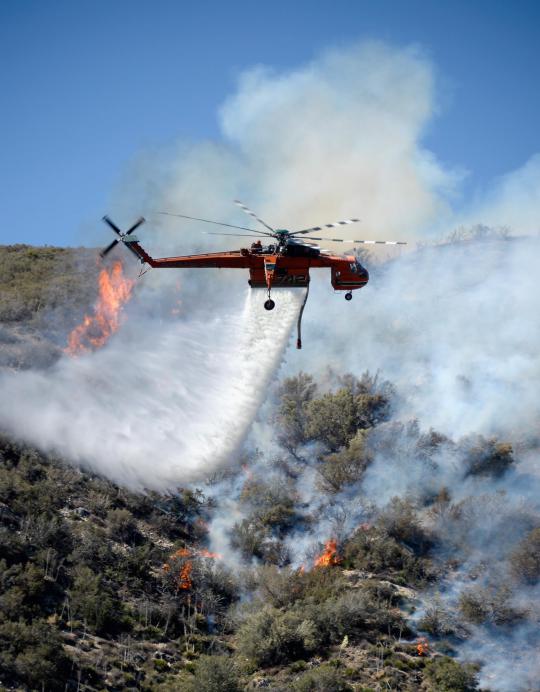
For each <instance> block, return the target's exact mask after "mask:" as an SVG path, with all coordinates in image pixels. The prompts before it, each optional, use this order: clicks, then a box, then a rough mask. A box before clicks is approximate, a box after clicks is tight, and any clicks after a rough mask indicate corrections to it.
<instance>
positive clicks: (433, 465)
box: [0, 246, 540, 692]
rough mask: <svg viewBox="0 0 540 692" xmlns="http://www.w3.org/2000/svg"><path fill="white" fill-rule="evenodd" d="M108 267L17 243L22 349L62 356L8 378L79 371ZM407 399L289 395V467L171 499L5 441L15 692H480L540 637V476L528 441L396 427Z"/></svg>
mask: <svg viewBox="0 0 540 692" xmlns="http://www.w3.org/2000/svg"><path fill="white" fill-rule="evenodd" d="M10 257H11V258H12V259H13V261H11V260H10V259H9V258H10ZM36 257H37V259H36ZM93 257H94V253H93V251H63V250H61V249H53V248H44V249H40V250H36V251H35V253H34V251H33V249H32V248H28V247H22V246H17V247H15V248H2V258H3V259H2V261H3V262H4V263H6V266H8V265H9V267H10V269H9V271H8V270H7V269H6V270H5V271H4V273H3V275H2V277H1V278H0V286H1V288H2V303H1V305H2V329H3V330H4V332H3V333H4V334H10V335H13V334H15V335H16V334H17V333H18V332H17V330H21V332H20V333H21V334H23V337H21V339H22V342H23V343H28V339H29V338H30V336H29V335H34V338H35V339H37V340H38V342H39V343H47V344H52V346H51V348H52V351H51V352H50V353H51V356H50V358H48V359H47V358H43V360H41V359H39V358H36V361H35V362H34V361H33V360H32V353H33V352H32V351H31V350H27V351H25V354H26V355H25V357H24V358H20V359H19V360H11V361H9V358H10V357H11V356H10V355H9V354H10V353H12V351H10V350H9V349H10V343H9V340H7V342H4V343H2V344H0V354H3V356H0V357H3V358H4V361H3V362H4V363H8V362H9V363H10V367H36V366H38V365H39V366H41V365H43V364H46V363H48V362H51V361H52V360H54V358H56V357H57V355H58V353H59V344H62V343H64V339H65V332H64V334H62V328H61V326H60V325H62V324H64V325H65V324H67V323H70V321H71V324H74V323H76V321H77V320H78V319H80V315H81V314H82V313H83V312H84V310H85V309H86V307H87V305H88V304H89V303H91V302H92V299H91V293H92V291H93V290H95V289H94V288H93V282H94V281H95V278H94V277H95V273H96V272H95V268H94V265H93ZM79 267H82V273H79V272H78V269H79ZM68 270H69V271H68ZM64 299H65V301H66V302H65V303H64V302H63V300H64ZM55 315H56V316H57V319H56V318H54V316H55ZM13 338H15V337H13ZM19 346H20V344H18V346H17V348H19ZM41 348H45V347H44V346H40V349H41ZM39 352H40V353H42V352H43V351H41V350H40V351H39ZM6 354H7V355H6ZM398 399H399V395H398V393H397V392H396V390H395V387H394V386H393V384H392V383H391V382H389V381H386V380H384V379H383V378H381V377H380V376H377V375H374V374H370V373H364V374H363V375H362V376H361V377H355V376H353V375H349V374H346V373H335V372H334V373H314V374H313V375H309V374H304V373H300V374H299V375H297V376H295V377H290V378H286V379H284V380H283V381H282V382H281V383H280V386H279V389H278V391H277V393H276V398H275V401H274V402H273V404H272V406H271V408H270V410H269V413H268V420H267V421H266V425H267V427H268V430H267V434H268V435H270V436H271V437H272V438H273V439H274V440H275V441H276V442H277V444H278V449H279V452H278V453H275V454H272V455H268V454H265V453H263V452H261V451H259V450H257V449H255V450H253V451H246V452H245V455H244V457H243V458H242V459H240V460H231V466H230V468H228V469H227V470H226V471H224V472H222V473H220V474H216V475H215V476H214V477H212V478H211V479H208V480H207V482H205V483H204V484H200V485H198V486H197V485H195V486H191V487H189V488H188V487H186V488H179V489H178V490H177V492H175V493H172V494H169V495H160V494H157V493H155V492H147V493H144V494H142V493H133V492H130V491H128V490H126V489H124V488H121V487H119V486H118V485H115V484H113V483H112V482H110V481H108V480H106V479H104V478H102V477H100V476H97V475H95V474H92V473H89V472H87V471H85V470H79V469H75V468H73V467H72V466H70V465H68V464H66V463H65V462H63V461H62V460H61V459H58V458H55V457H52V456H47V455H45V454H43V453H41V452H40V451H38V450H36V449H33V448H32V447H30V446H28V445H26V444H23V443H22V442H20V441H16V440H14V439H12V438H10V436H9V435H7V434H5V433H4V434H3V435H2V437H1V439H0V522H1V526H0V541H1V546H0V556H1V560H0V589H1V591H0V684H2V685H3V686H4V687H5V688H7V689H20V690H65V689H68V690H69V689H71V690H110V691H111V692H112V691H113V690H124V689H131V690H148V691H150V690H163V691H167V690H171V691H172V690H186V691H193V692H195V691H196V692H199V691H208V692H221V691H227V690H228V691H230V692H234V691H236V690H253V689H269V690H281V691H285V690H297V691H299V692H308V691H310V690H321V691H324V692H333V691H335V692H340V691H343V692H345V691H352V690H356V691H361V692H368V691H369V690H372V691H373V692H375V691H377V692H378V691H379V690H404V691H405V690H407V691H410V692H412V691H415V690H425V691H426V692H427V691H432V692H453V691H454V692H467V691H470V690H476V689H479V683H478V674H479V673H481V670H482V665H483V664H484V662H485V660H486V659H487V658H488V654H487V653H485V652H483V653H482V655H480V654H478V656H473V655H471V654H470V653H468V650H467V646H468V644H469V643H474V642H476V641H478V636H479V633H480V636H482V637H483V638H484V640H487V639H488V638H489V637H492V638H495V637H496V638H497V639H498V640H500V641H505V640H508V641H509V642H510V641H511V640H512V636H513V634H514V632H515V631H517V630H520V631H529V630H530V625H531V623H532V622H533V621H534V610H533V609H531V608H530V607H529V605H528V603H527V602H526V596H527V594H529V593H531V592H532V591H534V587H535V585H537V583H538V581H539V579H540V562H539V561H538V559H537V555H538V545H539V539H538V531H539V528H538V527H539V526H540V523H539V521H538V517H537V514H536V513H535V511H533V510H532V509H531V508H530V507H528V506H526V504H524V503H521V504H519V503H512V502H509V501H508V498H506V497H505V494H504V493H505V490H504V486H505V485H507V486H511V485H512V484H513V485H514V486H518V485H520V484H522V483H523V482H525V481H526V479H527V475H526V473H525V472H522V471H520V456H519V455H518V453H517V452H516V450H515V449H514V447H513V446H512V444H510V443H509V442H508V441H506V440H502V439H497V438H495V437H490V438H485V437H482V436H479V435H474V436H469V437H467V438H463V439H455V440H453V439H450V438H449V437H448V436H445V435H441V434H440V433H438V432H437V431H435V430H421V429H420V426H419V425H418V423H417V422H416V421H414V420H400V419H397V418H396V416H395V410H396V408H397V401H398ZM519 452H520V455H523V453H524V450H523V449H520V450H519ZM396 459H397V460H398V461H399V464H400V465H401V466H402V467H403V468H405V469H406V470H407V473H409V474H411V475H413V474H418V483H417V489H416V492H414V493H412V492H411V493H408V494H403V495H398V494H396V495H395V496H391V497H390V498H389V499H388V500H386V499H385V500H382V499H381V497H378V496H377V495H376V494H375V492H374V491H373V488H374V487H376V488H378V489H379V492H380V494H381V496H382V495H383V494H384V493H385V490H386V487H385V486H386V485H387V484H389V483H390V481H391V478H389V476H388V475H385V474H387V471H386V469H387V467H388V468H390V469H394V468H395V466H392V463H393V460H396ZM113 462H114V460H112V463H113ZM391 472H392V471H391ZM520 474H521V475H520ZM374 479H376V485H374ZM528 482H530V480H529V481H528ZM370 483H371V485H370ZM368 487H369V488H371V492H368V490H367V489H366V488H368ZM509 527H510V528H509ZM216 537H219V539H220V540H219V543H220V544H219V546H218V547H216V542H217V538H216ZM494 545H496V546H498V549H499V553H497V555H496V558H495V557H493V556H495V553H494V552H492V553H491V555H490V554H489V553H488V552H487V551H488V550H490V549H491V546H494ZM310 551H311V552H310ZM482 551H484V552H482ZM486 575H488V577H487V578H486ZM527 589H529V591H527ZM527 628H529V629H527ZM466 652H467V655H465V653H466ZM465 658H466V659H467V660H469V661H473V662H472V663H462V662H460V661H461V660H463V659H465ZM476 663H477V664H476ZM483 689H488V688H487V687H484V688H483ZM531 689H533V688H531Z"/></svg>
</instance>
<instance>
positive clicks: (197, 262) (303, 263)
mask: <svg viewBox="0 0 540 692" xmlns="http://www.w3.org/2000/svg"><path fill="white" fill-rule="evenodd" d="M235 202H236V204H238V206H239V207H240V208H241V209H242V210H243V211H244V212H245V213H246V214H249V216H251V217H253V218H254V219H256V220H257V221H258V222H259V223H260V224H262V225H263V226H264V227H265V229H266V230H265V231H259V230H255V229H252V228H247V227H245V226H235V225H233V224H229V223H223V222H220V221H210V220H209V219H201V218H198V217H196V216H187V215H185V214H173V213H170V212H160V213H161V214H165V215H167V216H175V217H179V218H182V219H190V220H192V221H202V222H204V223H210V224H214V225H217V226H226V227H228V228H234V229H238V230H243V231H249V235H248V234H245V233H243V234H239V233H209V235H227V236H235V237H248V238H252V239H253V242H252V243H251V245H250V247H249V248H242V249H240V250H233V251H231V252H212V253H206V254H200V255H182V256H180V257H161V258H159V259H155V258H153V257H151V256H150V255H149V254H148V253H147V252H146V250H144V248H143V247H142V246H141V245H140V244H139V240H138V238H136V237H135V236H133V235H131V234H132V233H133V232H134V231H135V230H136V229H137V228H138V227H139V226H140V225H141V224H142V223H144V221H145V219H144V218H143V217H141V218H140V219H138V220H137V221H136V222H135V223H134V224H133V226H131V228H130V229H129V230H127V231H126V232H122V231H121V230H120V229H119V228H118V226H116V224H114V223H113V222H112V221H111V219H110V218H109V217H108V216H104V217H103V220H104V221H105V223H107V224H108V225H109V226H110V227H111V228H112V230H113V231H114V232H115V233H116V234H117V235H118V236H119V237H118V239H115V240H113V242H112V243H111V244H110V245H108V246H107V247H106V248H105V249H104V250H103V251H102V252H101V257H105V255H107V254H108V253H109V252H110V251H111V250H112V249H113V248H114V247H115V246H116V245H117V244H118V243H120V242H121V243H124V245H125V246H126V247H127V248H128V249H129V250H130V251H131V252H132V253H133V254H134V255H135V256H136V257H137V258H138V259H139V260H140V261H141V262H142V263H143V264H148V265H149V266H150V267H153V268H155V269H165V268H169V269H182V268H184V269H190V268H203V267H204V268H208V267H214V268H220V269H249V282H248V283H249V285H250V286H251V288H265V289H266V291H267V299H266V301H265V302H264V307H265V309H266V310H273V309H274V307H275V302H274V301H273V300H272V298H271V290H272V287H278V286H280V287H283V286H285V287H295V288H302V287H303V288H306V289H307V290H306V294H305V298H304V302H303V304H302V307H301V309H300V314H299V317H298V338H297V343H296V346H297V348H302V339H301V320H302V313H303V311H304V307H305V304H306V301H307V297H308V292H309V281H310V276H309V270H310V269H312V268H313V269H315V268H321V267H327V268H329V269H330V280H331V283H332V287H333V288H334V290H336V291H346V293H345V300H351V299H352V291H354V290H356V289H358V288H362V287H363V286H365V285H366V284H367V282H368V281H369V274H368V272H367V269H365V267H363V266H362V265H361V264H360V262H359V261H358V258H357V257H355V256H354V255H345V256H339V255H333V254H331V253H330V252H329V251H327V250H321V249H320V248H319V247H318V246H317V245H313V244H308V243H304V242H302V241H303V239H304V240H326V241H327V242H334V243H351V244H363V245H406V243H405V242H403V241H388V240H344V239H343V238H323V237H319V236H309V235H306V234H308V233H313V232H316V231H323V230H324V229H325V228H335V227H338V226H345V225H348V224H351V223H356V222H358V221H359V220H360V219H346V220H344V221H336V222H334V223H327V224H323V225H322V226H313V227H311V228H305V229H303V230H301V231H288V230H285V229H274V228H272V227H271V226H269V225H268V224H267V223H266V222H265V221H263V220H262V219H261V218H259V217H258V216H257V215H256V214H255V213H254V212H253V211H251V210H250V209H248V207H246V206H245V205H244V204H242V202H240V201H238V200H235ZM263 239H265V242H266V243H268V244H267V245H263V243H262V240H263ZM266 239H268V240H266Z"/></svg>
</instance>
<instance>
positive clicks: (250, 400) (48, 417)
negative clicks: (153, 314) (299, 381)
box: [0, 290, 303, 490]
mask: <svg viewBox="0 0 540 692" xmlns="http://www.w3.org/2000/svg"><path fill="white" fill-rule="evenodd" d="M301 293H302V292H294V291H287V290H279V291H276V294H277V295H278V296H279V300H278V305H277V306H276V309H275V313H276V314H275V316H272V315H270V314H269V313H267V312H266V311H264V310H261V305H260V297H261V292H256V293H255V292H253V293H251V292H248V294H247V296H246V298H245V304H244V307H243V308H242V307H241V306H236V305H234V307H233V308H231V309H230V310H229V311H228V312H226V313H224V314H221V315H214V316H212V317H211V318H209V319H208V320H201V319H199V318H197V319H193V320H189V319H188V320H185V321H182V322H177V323H175V324H169V325H167V324H165V325H162V324H159V323H152V322H147V323H146V324H145V330H144V332H143V331H141V330H137V329H135V330H130V329H129V328H126V330H125V331H124V332H123V333H121V334H119V335H118V336H117V338H115V339H114V341H113V342H112V343H111V344H110V345H109V346H107V347H105V348H103V349H102V350H101V351H99V352H97V353H94V354H91V355H87V356H82V357H80V358H77V359H70V358H64V359H62V360H61V361H60V362H59V363H57V365H56V366H55V367H53V368H52V369H51V370H49V371H46V372H42V373H36V372H25V373H18V374H13V375H5V376H4V377H3V379H2V394H3V396H2V400H1V402H0V418H1V420H2V423H3V425H5V426H7V427H8V428H9V429H10V430H12V431H13V432H14V433H15V434H16V435H17V436H19V437H21V438H23V439H25V440H29V441H31V442H33V443H35V444H37V445H38V446H40V447H41V448H44V449H46V450H50V451H54V452H58V453H60V454H61V455H62V456H63V457H64V458H66V459H70V460H72V461H74V462H76V463H79V464H82V465H84V466H87V467H91V468H93V469H95V470H97V471H99V472H100V473H103V474H104V475H107V476H109V477H110V478H112V479H113V480H115V481H117V482H120V483H124V484H128V485H129V486H131V487H134V488H140V489H142V488H153V489H158V490H172V489H174V488H175V487H176V486H178V484H181V483H186V482H188V481H190V480H192V479H193V478H195V477H201V476H202V475H203V474H205V473H209V472H210V471H211V470H213V469H215V468H216V467H217V466H219V465H220V464H223V463H225V462H227V461H230V460H231V458H233V457H234V454H235V452H237V450H238V448H239V445H240V444H241V442H242V440H243V437H244V436H245V434H246V430H247V428H248V426H249V423H250V421H251V420H252V419H253V417H254V415H255V413H256V411H257V408H258V406H259V404H260V402H261V400H262V399H263V398H264V395H265V390H266V387H267V385H268V381H269V379H270V377H271V375H272V373H273V372H274V370H275V369H276V367H277V366H278V365H279V361H280V359H281V356H282V353H283V350H284V348H285V347H286V345H287V343H288V339H289V335H290V331H291V326H292V324H293V322H294V320H295V319H296V316H297V313H298V309H299V305H300V302H301V300H302V299H303V295H301ZM13 402H17V404H18V405H16V406H14V405H13ZM21 412H24V415H21Z"/></svg>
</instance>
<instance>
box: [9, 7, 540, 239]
mask: <svg viewBox="0 0 540 692" xmlns="http://www.w3.org/2000/svg"><path fill="white" fill-rule="evenodd" d="M362 39H382V40H384V41H388V42H390V43H392V44H395V45H398V46H403V45H408V44H411V43H415V44H418V45H420V46H421V47H422V48H423V50H424V51H425V52H426V54H427V55H428V56H429V57H430V59H431V61H432V62H433V64H434V66H435V69H436V74H437V80H438V82H437V85H438V92H437V94H438V103H439V114H438V116H437V117H436V118H435V119H434V120H433V122H432V123H431V125H430V127H429V130H428V132H427V133H426V135H425V138H424V144H425V145H426V146H427V147H428V148H430V149H431V150H432V151H433V152H434V153H435V154H436V156H437V157H438V158H439V159H441V160H442V161H443V162H445V163H447V164H449V165H451V166H462V167H464V168H465V169H466V170H467V171H469V175H468V177H467V179H466V181H465V184H464V194H465V196H472V195H474V194H476V193H478V192H479V191H482V190H483V189H485V188H486V187H488V186H489V184H490V182H491V181H492V180H493V179H495V178H497V176H500V175H503V174H504V173H507V172H508V171H510V170H512V169H515V168H518V167H519V166H521V165H523V164H524V163H525V161H526V160H527V159H528V158H529V156H531V155H532V154H534V153H536V152H540V129H539V126H538V123H540V89H539V86H538V85H540V57H539V50H540V3H538V2H528V1H525V0H522V1H521V2H510V1H507V2H500V1H499V0H491V1H490V2H487V1H483V0H478V1H469V2H461V1H459V0H458V1H456V0H454V1H452V2H442V1H438V2H436V1H435V0H434V1H433V2H426V1H425V0H408V1H407V2H405V1H404V0H403V1H397V0H396V1H393V2H390V1H388V0H378V1H377V2H376V1H375V0H373V1H371V2H368V1H365V0H356V1H355V2H353V1H351V0H349V1H344V0H333V1H332V2H313V0H310V1H304V0H298V1H297V2H283V1H282V0H274V1H273V2H261V1H255V0H253V1H252V2H245V1H243V0H242V1H239V2H234V1H231V2H228V3H225V2H214V1H210V0H200V1H199V2H185V1H184V2H182V1H181V0H178V1H176V2H173V1H168V0H156V1H154V2H142V1H140V0H132V1H131V2H127V1H125V0H117V1H116V2H112V1H111V0H109V2H102V1H101V0H94V1H92V2H90V1H86V0H79V1H73V0H72V1H63V0H48V1H47V2H44V1H30V0H28V1H24V0H3V2H2V3H0V65H1V67H0V87H1V91H0V93H1V108H0V144H1V148H0V209H1V210H2V221H1V226H0V228H1V231H0V243H2V244H4V243H15V242H25V243H34V244H51V245H54V244H58V245H65V244H75V243H77V242H80V238H81V236H80V231H81V228H82V227H87V226H88V225H89V224H90V225H92V224H93V223H94V221H95V222H96V224H97V223H99V219H100V218H101V216H102V215H103V214H104V213H106V212H107V211H109V207H110V199H111V195H112V193H113V191H114V189H115V186H117V185H118V182H119V180H120V179H121V178H122V175H123V173H124V172H125V170H126V168H127V167H128V165H129V162H130V161H131V160H133V158H134V157H136V156H137V155H138V154H139V153H140V152H141V151H144V150H155V149H159V148H166V147H167V146H168V145H171V144H172V143H173V142H174V141H175V140H176V139H178V138H186V139H194V140H198V139H205V138H216V137H218V136H219V130H218V121H217V111H218V108H219V106H220V104H221V103H222V102H223V100H224V99H225V97H226V96H227V95H228V94H230V93H231V92H232V91H233V90H234V88H235V84H236V80H237V77H238V75H239V74H240V73H241V72H242V71H243V70H245V69H246V68H248V67H251V66H253V65H256V64H265V65H270V66H273V67H275V68H277V69H284V68H292V67H296V66H298V65H301V64H302V63H304V62H306V61H308V60H310V59H311V58H313V57H315V56H316V55H318V54H319V53H320V52H321V50H323V49H324V48H327V47H333V46H341V45H347V44H350V43H352V42H355V41H358V40H362ZM141 211H143V210H141Z"/></svg>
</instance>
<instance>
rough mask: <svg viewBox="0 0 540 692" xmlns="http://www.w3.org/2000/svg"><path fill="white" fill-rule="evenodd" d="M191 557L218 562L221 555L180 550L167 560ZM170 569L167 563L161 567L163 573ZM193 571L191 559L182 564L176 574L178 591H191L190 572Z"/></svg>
mask: <svg viewBox="0 0 540 692" xmlns="http://www.w3.org/2000/svg"><path fill="white" fill-rule="evenodd" d="M193 557H207V558H212V559H214V560H220V559H221V555H220V554H219V553H211V552H210V551H209V550H205V549H204V548H200V549H198V550H190V549H189V548H180V549H179V550H177V551H176V552H175V553H173V554H172V555H171V556H170V558H169V560H177V559H179V558H193ZM170 569H171V566H170V564H169V563H168V562H166V563H165V564H164V565H163V571H164V572H169V571H170ZM192 570H193V562H192V561H191V559H188V560H186V561H185V562H184V564H183V565H182V566H181V567H180V572H179V573H178V580H177V584H178V588H179V589H184V590H188V589H191V587H192V586H193V582H192V580H191V572H192Z"/></svg>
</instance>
